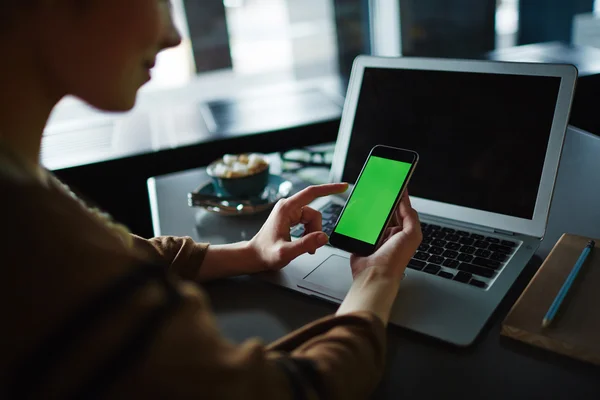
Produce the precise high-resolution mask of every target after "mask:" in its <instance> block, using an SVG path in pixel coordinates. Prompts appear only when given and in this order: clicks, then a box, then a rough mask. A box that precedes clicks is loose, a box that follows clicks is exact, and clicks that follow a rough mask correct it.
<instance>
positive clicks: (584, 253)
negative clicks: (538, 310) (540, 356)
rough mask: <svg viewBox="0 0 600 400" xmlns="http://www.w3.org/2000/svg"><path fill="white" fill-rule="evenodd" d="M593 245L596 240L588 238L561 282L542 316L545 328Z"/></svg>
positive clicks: (554, 314)
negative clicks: (563, 281) (565, 277)
mask: <svg viewBox="0 0 600 400" xmlns="http://www.w3.org/2000/svg"><path fill="white" fill-rule="evenodd" d="M595 245H596V242H594V241H593V240H590V241H589V242H588V244H587V246H585V248H584V249H583V251H582V252H581V255H580V256H579V259H578V260H577V262H576V263H575V265H574V266H573V269H572V270H571V273H569V276H567V279H566V280H565V283H563V285H562V287H561V288H560V290H559V291H558V294H557V295H556V298H555V299H554V301H553V302H552V305H551V306H550V308H549V309H548V312H547V313H546V316H545V317H544V320H543V321H542V326H543V327H544V328H547V327H548V325H550V323H551V322H552V320H553V319H554V317H555V316H556V313H557V312H558V309H559V308H560V305H561V304H562V302H563V300H564V299H565V297H566V296H567V293H568V292H569V289H571V286H572V285H573V282H574V281H575V278H577V274H578V273H579V270H581V266H582V265H583V263H584V262H585V260H586V258H587V256H588V255H589V254H590V252H591V251H592V249H593V248H594V246H595Z"/></svg>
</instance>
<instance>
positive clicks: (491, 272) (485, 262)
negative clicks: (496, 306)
mask: <svg viewBox="0 0 600 400" xmlns="http://www.w3.org/2000/svg"><path fill="white" fill-rule="evenodd" d="M342 208H343V207H342V206H341V205H339V204H335V203H327V204H326V205H325V206H324V207H323V208H322V209H321V214H322V216H323V232H325V233H326V234H327V235H331V233H332V231H333V227H334V225H335V223H336V222H337V219H338V217H339V216H340V213H341V212H342ZM421 229H422V231H423V242H421V245H420V246H419V248H418V250H417V252H416V253H415V255H414V256H413V257H412V259H411V260H410V262H409V263H408V268H411V269H414V270H417V271H422V272H425V273H428V274H432V275H437V276H439V277H441V278H444V279H451V280H453V281H456V282H460V283H464V284H468V285H472V286H475V287H478V288H482V289H486V288H487V287H488V286H489V284H490V282H491V281H492V280H493V279H494V278H495V277H496V276H497V275H498V273H499V272H500V270H501V269H502V267H503V266H504V265H505V264H506V262H507V261H508V260H509V258H510V257H511V255H512V254H513V253H514V251H515V249H516V247H517V245H518V243H516V242H513V241H510V240H503V239H499V238H496V237H491V236H484V235H480V234H477V233H473V232H469V231H466V230H457V229H453V228H448V227H443V226H440V225H435V224H428V223H425V222H422V223H421ZM290 234H291V235H292V236H294V237H300V236H302V235H303V234H304V226H303V225H296V226H295V227H293V228H292V230H291V232H290Z"/></svg>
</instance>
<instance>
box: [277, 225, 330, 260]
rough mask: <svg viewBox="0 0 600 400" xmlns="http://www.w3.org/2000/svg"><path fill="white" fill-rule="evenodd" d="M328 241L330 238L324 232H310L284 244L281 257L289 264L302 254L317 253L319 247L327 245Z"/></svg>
mask: <svg viewBox="0 0 600 400" xmlns="http://www.w3.org/2000/svg"><path fill="white" fill-rule="evenodd" d="M328 241H329V238H328V237H327V235H326V234H325V233H323V232H313V233H309V234H308V235H306V236H303V237H302V238H300V239H298V240H294V241H293V242H287V243H285V244H283V245H282V248H281V250H280V258H281V259H282V261H285V263H286V264H287V263H289V262H290V261H292V260H293V259H294V258H296V257H299V256H301V255H302V254H305V253H309V254H315V252H316V251H317V249H318V248H320V247H323V246H324V245H326V244H327V242H328Z"/></svg>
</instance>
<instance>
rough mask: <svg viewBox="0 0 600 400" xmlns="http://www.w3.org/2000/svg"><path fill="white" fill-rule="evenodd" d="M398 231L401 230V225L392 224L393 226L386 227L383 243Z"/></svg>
mask: <svg viewBox="0 0 600 400" xmlns="http://www.w3.org/2000/svg"><path fill="white" fill-rule="evenodd" d="M398 232H402V227H400V226H394V227H393V228H389V229H386V231H385V238H384V239H383V243H385V242H387V241H388V240H389V239H390V238H391V237H392V236H394V235H395V234H396V233H398Z"/></svg>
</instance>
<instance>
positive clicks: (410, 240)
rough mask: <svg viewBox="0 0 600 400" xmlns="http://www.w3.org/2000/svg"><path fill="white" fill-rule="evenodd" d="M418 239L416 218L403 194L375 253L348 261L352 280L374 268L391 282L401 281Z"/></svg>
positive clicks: (417, 219)
mask: <svg viewBox="0 0 600 400" xmlns="http://www.w3.org/2000/svg"><path fill="white" fill-rule="evenodd" d="M422 239H423V236H422V233H421V223H420V222H419V216H418V215H417V212H416V211H415V210H414V209H413V208H412V206H411V204H410V199H409V197H408V193H405V194H404V197H403V198H402V201H401V202H400V205H399V207H398V208H397V209H396V211H395V214H394V218H393V219H392V223H391V224H390V226H389V227H388V228H387V229H386V231H385V233H384V239H383V241H382V244H381V246H380V247H379V248H378V249H377V251H376V252H375V253H373V254H371V255H370V256H368V257H359V256H356V255H353V256H352V257H351V258H350V265H351V266H352V275H353V276H354V277H356V276H357V275H359V274H360V273H362V272H363V271H365V270H366V269H368V268H378V269H379V270H380V272H381V273H383V274H385V275H386V276H389V277H390V278H392V279H397V280H400V279H402V275H403V274H404V270H405V269H406V266H407V265H408V262H409V261H410V259H411V257H412V256H413V255H414V254H415V252H416V251H417V248H418V247H419V244H421V240H422Z"/></svg>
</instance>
